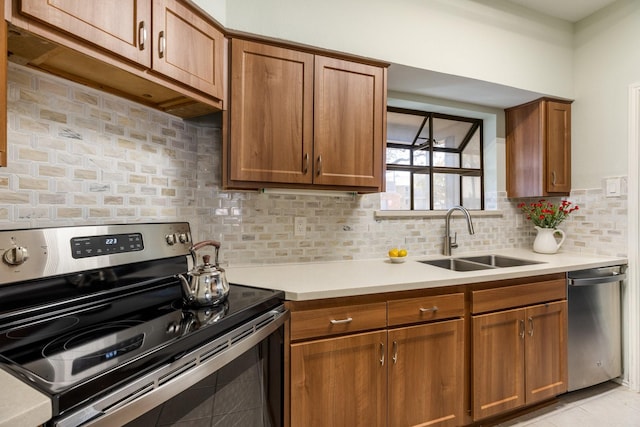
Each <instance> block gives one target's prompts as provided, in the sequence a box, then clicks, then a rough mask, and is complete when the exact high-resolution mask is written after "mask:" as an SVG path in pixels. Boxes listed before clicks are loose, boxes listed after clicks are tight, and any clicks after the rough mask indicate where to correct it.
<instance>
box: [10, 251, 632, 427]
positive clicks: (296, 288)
mask: <svg viewBox="0 0 640 427" xmlns="http://www.w3.org/2000/svg"><path fill="white" fill-rule="evenodd" d="M491 253H492V254H496V255H503V256H508V257H512V258H521V259H526V260H532V261H540V262H542V263H541V264H536V265H527V266H522V267H506V268H496V269H490V270H478V271H470V272H462V271H450V270H447V269H444V268H439V267H434V266H431V265H428V264H423V263H420V262H419V260H429V259H439V258H446V257H444V256H438V255H434V256H420V257H411V256H410V257H407V260H406V262H404V263H402V264H393V263H391V261H390V260H389V259H388V258H381V259H373V260H359V261H335V262H321V263H300V264H275V265H265V266H244V267H228V268H227V269H226V274H227V279H228V280H229V281H230V282H232V283H237V284H243V285H249V286H255V287H260V288H267V289H278V290H282V291H284V292H285V297H286V298H287V299H288V300H294V301H303V300H312V299H320V298H335V297H344V296H354V295H365V294H373V293H381V292H394V291H404V290H412V289H424V288H434V287H439V286H450V285H460V284H466V283H477V282H486V281H493V280H503V279H513V278H518V277H527V276H537V275H543V274H551V273H560V272H566V271H572V270H581V269H586V268H595V267H605V266H611V265H618V264H626V263H627V259H626V258H616V257H605V256H592V255H579V254H572V253H565V252H559V253H557V254H554V255H542V254H537V253H534V252H532V251H530V250H525V249H508V250H497V251H491ZM482 254H486V253H478V252H474V253H456V254H454V255H453V257H454V258H457V257H463V256H475V255H482ZM51 409H52V408H51V401H50V400H49V398H48V397H47V396H46V395H44V394H42V393H40V392H38V391H37V390H35V389H33V388H32V387H31V386H29V385H28V384H26V383H24V382H22V381H20V380H19V379H17V378H15V377H14V376H12V375H11V374H9V373H7V372H5V371H4V370H3V369H0V427H5V426H7V427H9V426H11V427H16V426H24V427H33V426H37V425H40V424H42V423H44V422H46V421H47V420H49V419H50V418H51V416H52V413H51Z"/></svg>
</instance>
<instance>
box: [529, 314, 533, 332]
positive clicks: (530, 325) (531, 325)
mask: <svg viewBox="0 0 640 427" xmlns="http://www.w3.org/2000/svg"><path fill="white" fill-rule="evenodd" d="M529 336H530V337H532V336H533V317H529Z"/></svg>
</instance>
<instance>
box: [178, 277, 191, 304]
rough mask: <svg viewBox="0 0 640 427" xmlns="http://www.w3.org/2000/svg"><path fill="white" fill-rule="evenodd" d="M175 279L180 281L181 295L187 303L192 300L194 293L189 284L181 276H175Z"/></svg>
mask: <svg viewBox="0 0 640 427" xmlns="http://www.w3.org/2000/svg"><path fill="white" fill-rule="evenodd" d="M176 277H177V278H178V279H180V283H181V284H182V295H183V296H184V298H185V299H186V300H187V301H190V300H192V299H193V298H194V297H195V293H194V291H193V290H192V289H191V286H189V282H188V281H187V279H186V278H185V277H184V276H183V275H182V274H176Z"/></svg>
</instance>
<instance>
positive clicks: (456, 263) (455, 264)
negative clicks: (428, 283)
mask: <svg viewBox="0 0 640 427" xmlns="http://www.w3.org/2000/svg"><path fill="white" fill-rule="evenodd" d="M420 262H421V263H423V264H429V265H433V266H435V267H440V268H446V269H448V270H452V271H476V270H489V269H491V268H495V267H492V266H490V265H486V264H479V263H475V262H468V261H464V260H461V259H458V258H442V259H432V260H426V261H420Z"/></svg>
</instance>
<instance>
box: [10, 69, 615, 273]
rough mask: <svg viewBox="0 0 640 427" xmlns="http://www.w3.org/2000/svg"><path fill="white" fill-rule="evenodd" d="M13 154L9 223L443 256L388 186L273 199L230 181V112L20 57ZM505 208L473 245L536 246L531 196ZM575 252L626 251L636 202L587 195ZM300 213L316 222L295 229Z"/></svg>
mask: <svg viewBox="0 0 640 427" xmlns="http://www.w3.org/2000/svg"><path fill="white" fill-rule="evenodd" d="M7 99H8V140H9V150H8V161H9V166H8V167H6V168H0V229H14V228H32V227H43V226H67V225H84V224H103V223H122V222H127V223H131V222H159V221H188V222H189V223H190V224H191V227H192V231H193V233H194V237H195V239H196V240H205V239H215V240H220V241H221V242H222V250H221V259H222V261H223V263H225V264H231V265H240V264H252V263H256V264H258V263H259V264H261V263H281V262H313V261H332V260H348V259H366V258H378V257H384V256H385V255H386V252H387V250H388V249H389V248H390V247H391V246H402V247H406V248H407V249H408V251H409V253H410V255H435V254H439V253H441V252H442V236H443V235H444V220H443V218H442V217H437V218H411V219H398V218H393V219H376V218H375V216H374V212H375V211H376V209H377V208H378V207H379V206H380V195H379V194H369V195H358V196H348V197H337V196H329V195H291V194H263V193H260V192H256V191H227V190H224V189H222V188H221V151H222V145H221V144H222V134H221V129H220V121H219V117H213V116H212V117H206V118H199V119H197V120H182V119H180V118H177V117H174V116H171V115H168V114H164V113H162V112H158V111H156V110H153V109H149V108H146V107H144V106H141V105H139V104H136V103H132V102H129V101H127V100H124V99H122V98H118V97H115V96H113V95H110V94H106V93H102V92H99V91H97V90H93V89H90V88H87V87H84V86H82V85H78V84H75V83H70V82H68V81H65V80H62V79H59V78H57V77H54V76H50V75H47V74H43V73H40V72H37V71H33V70H30V69H28V68H26V67H22V66H19V65H16V64H13V63H10V64H9V73H8V97H7ZM487 198H488V199H490V200H491V201H492V204H495V205H496V206H497V207H498V209H499V210H500V211H501V212H502V215H496V216H491V217H484V216H483V217H476V218H474V227H475V230H476V234H475V235H473V236H470V235H469V234H468V233H467V230H466V224H465V222H464V221H463V220H462V219H460V218H459V217H456V216H454V217H453V220H452V232H457V233H458V235H457V237H458V243H459V245H460V249H458V250H457V251H462V250H470V251H488V250H492V249H503V248H512V247H531V246H532V244H533V239H534V237H535V230H534V229H533V227H532V226H531V224H529V223H528V222H527V221H526V220H525V219H524V217H523V215H522V214H521V213H520V212H519V210H518V209H517V203H518V202H520V200H509V199H507V198H506V195H505V194H504V193H497V194H488V195H487ZM570 200H571V201H572V202H574V203H576V204H578V205H580V210H579V211H578V212H575V213H574V214H573V215H572V216H571V217H570V218H569V219H567V220H566V221H565V222H564V223H563V224H562V226H561V228H562V229H563V230H564V231H565V232H566V233H567V241H566V242H565V244H564V247H563V248H564V250H567V251H574V252H582V253H594V254H605V255H621V256H624V255H625V254H626V245H627V237H626V236H627V233H626V228H627V225H626V219H627V199H626V197H624V196H623V197H619V198H605V197H604V196H603V192H602V191H601V190H600V189H586V190H576V191H574V192H573V193H572V194H571V197H570ZM295 217H305V218H306V220H307V228H306V235H305V236H304V237H298V236H295V235H294V226H293V224H294V219H295Z"/></svg>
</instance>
